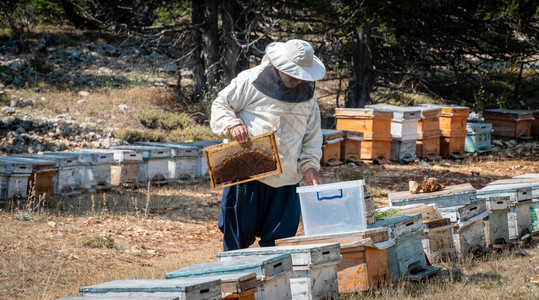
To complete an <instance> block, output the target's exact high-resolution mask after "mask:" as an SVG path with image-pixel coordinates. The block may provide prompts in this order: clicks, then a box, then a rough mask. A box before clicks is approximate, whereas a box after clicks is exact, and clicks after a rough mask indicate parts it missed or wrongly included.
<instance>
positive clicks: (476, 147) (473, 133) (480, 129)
mask: <svg viewBox="0 0 539 300" xmlns="http://www.w3.org/2000/svg"><path fill="white" fill-rule="evenodd" d="M466 130H467V131H468V133H467V135H466V142H465V143H464V151H466V152H469V153H485V152H490V151H492V148H491V135H492V124H490V123H467V124H466Z"/></svg>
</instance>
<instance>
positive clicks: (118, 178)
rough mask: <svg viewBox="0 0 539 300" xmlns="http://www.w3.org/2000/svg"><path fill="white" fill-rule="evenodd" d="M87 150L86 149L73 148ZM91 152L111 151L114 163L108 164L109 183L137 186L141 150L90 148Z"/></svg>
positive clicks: (78, 150) (77, 150)
mask: <svg viewBox="0 0 539 300" xmlns="http://www.w3.org/2000/svg"><path fill="white" fill-rule="evenodd" d="M75 151H76V152H88V150H87V149H75ZM92 152H104V153H112V155H113V159H114V163H113V164H112V165H111V166H110V183H111V184H112V185H114V186H121V185H124V186H138V185H139V184H140V180H139V176H140V164H141V163H142V161H143V159H142V152H141V151H135V150H121V149H116V150H114V149H92Z"/></svg>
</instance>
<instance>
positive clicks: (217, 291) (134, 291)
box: [79, 278, 221, 300]
mask: <svg viewBox="0 0 539 300" xmlns="http://www.w3.org/2000/svg"><path fill="white" fill-rule="evenodd" d="M79 294H80V296H86V297H89V299H92V298H95V299H105V298H107V299H130V298H131V299H153V298H154V297H175V299H193V300H206V299H217V298H218V297H219V298H220V296H221V280H219V279H206V278H182V279H130V280H125V279H124V280H114V281H109V282H104V283H98V284H95V285H91V286H86V287H82V288H80V289H79ZM158 299H161V298H158ZM169 299H170V298H169Z"/></svg>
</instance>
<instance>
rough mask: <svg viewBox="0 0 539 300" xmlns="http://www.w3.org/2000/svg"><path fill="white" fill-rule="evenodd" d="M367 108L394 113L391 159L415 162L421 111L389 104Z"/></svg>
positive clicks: (368, 106)
mask: <svg viewBox="0 0 539 300" xmlns="http://www.w3.org/2000/svg"><path fill="white" fill-rule="evenodd" d="M366 107H367V108H374V109H375V110H379V111H386V112H392V113H393V119H391V136H392V141H391V151H390V159H391V160H393V161H402V162H410V161H414V160H415V159H416V155H415V151H416V142H417V139H418V137H419V135H418V133H417V127H418V121H419V118H420V110H419V109H417V108H414V107H409V106H395V105H388V104H376V105H367V106H366Z"/></svg>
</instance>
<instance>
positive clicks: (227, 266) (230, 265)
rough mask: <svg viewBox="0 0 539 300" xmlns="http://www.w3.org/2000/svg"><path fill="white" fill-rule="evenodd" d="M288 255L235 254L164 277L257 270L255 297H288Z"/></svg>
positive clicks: (187, 276) (289, 292)
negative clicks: (231, 257)
mask: <svg viewBox="0 0 539 300" xmlns="http://www.w3.org/2000/svg"><path fill="white" fill-rule="evenodd" d="M291 271H292V258H291V256H290V254H275V255H264V256H247V257H236V258H234V259H231V260H227V261H219V262H210V263H203V264H197V265H192V266H188V267H185V268H182V269H179V270H176V271H173V272H169V273H167V274H165V278H167V279H178V278H193V277H205V276H221V275H227V274H235V273H246V272H247V273H251V272H253V273H256V275H257V280H258V285H257V292H256V294H255V299H291V298H292V292H291V290H290V273H291Z"/></svg>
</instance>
